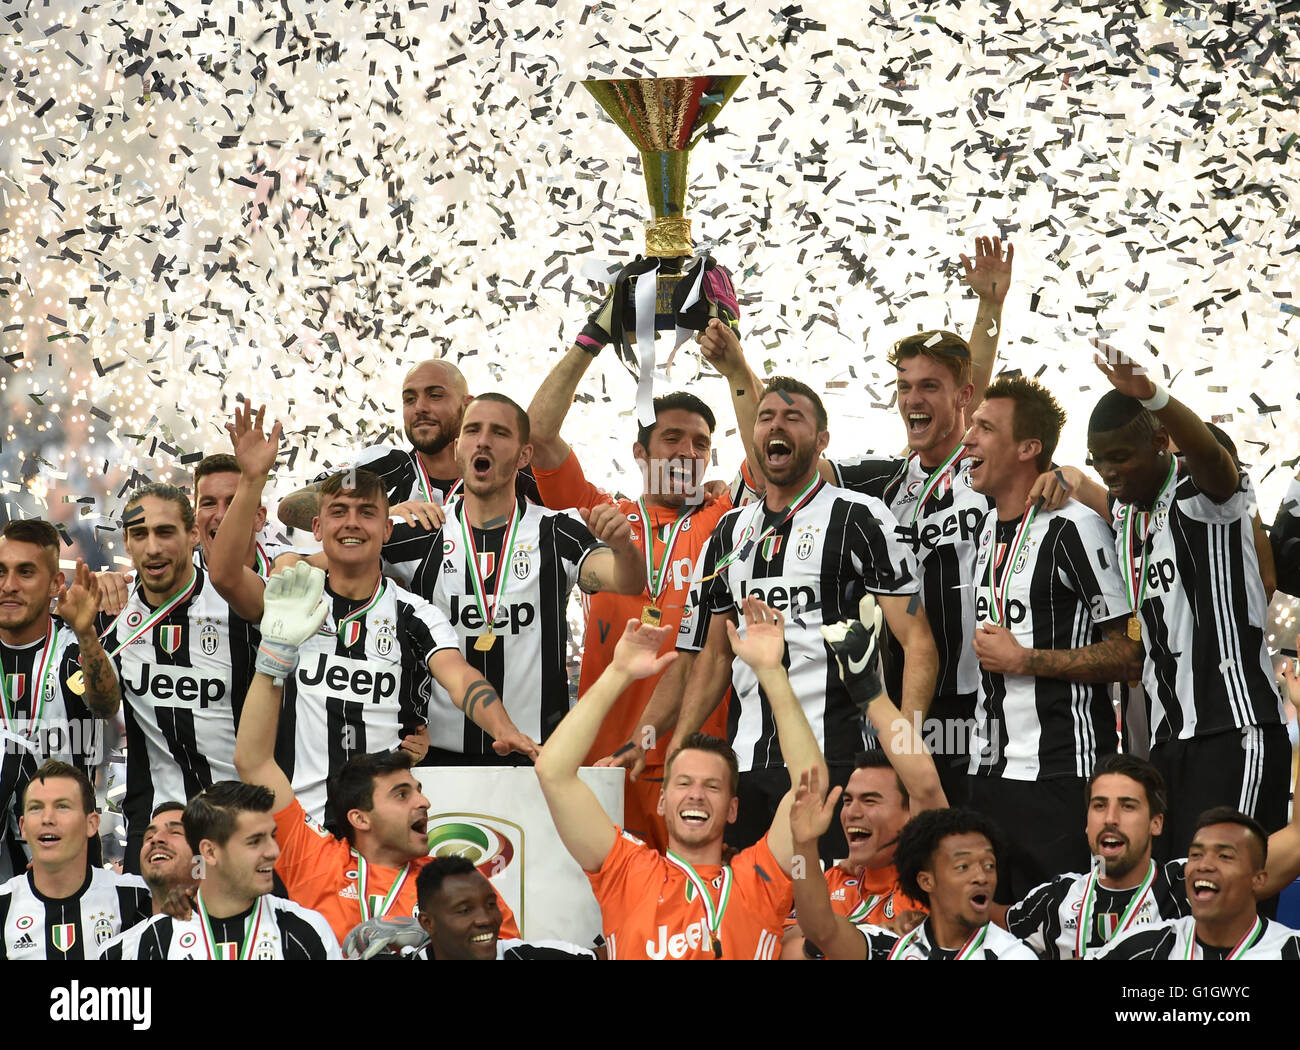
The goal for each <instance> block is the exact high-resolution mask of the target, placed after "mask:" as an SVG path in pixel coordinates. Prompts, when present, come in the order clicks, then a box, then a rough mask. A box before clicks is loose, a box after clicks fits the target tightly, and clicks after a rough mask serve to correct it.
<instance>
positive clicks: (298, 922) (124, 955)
mask: <svg viewBox="0 0 1300 1050" xmlns="http://www.w3.org/2000/svg"><path fill="white" fill-rule="evenodd" d="M250 940H251V946H250V944H249V941H250ZM103 958H105V959H108V960H118V959H135V960H147V961H161V960H164V959H227V960H228V959H241V958H249V959H255V960H262V961H267V960H275V959H289V960H311V959H317V960H319V959H342V958H343V953H342V951H340V950H339V942H338V940H337V939H336V938H335V936H334V931H333V930H331V929H330V924H329V923H328V922H326V921H325V917H324V916H323V915H321V914H320V913H319V912H315V911H311V910H310V909H308V908H304V907H303V906H302V905H301V904H295V903H294V902H293V901H289V900H285V899H284V898H283V897H273V896H271V895H270V894H269V893H268V894H267V895H266V896H264V897H259V898H258V899H257V901H256V902H255V903H254V904H253V905H252V907H250V908H248V909H247V910H246V911H242V912H240V913H239V914H238V915H231V916H230V917H228V918H225V919H214V918H209V920H208V924H207V925H206V926H205V925H204V922H203V918H202V916H201V915H200V914H199V912H198V910H197V909H194V910H191V912H190V917H189V918H188V919H184V920H182V919H174V918H172V917H171V916H170V915H155V916H154V917H153V918H151V919H149V920H148V921H147V922H142V923H140V924H139V925H137V926H135V927H133V928H132V929H130V930H127V931H126V932H125V933H124V934H122V935H121V936H120V937H118V938H117V939H116V940H114V941H113V942H112V943H111V944H109V945H108V946H107V947H106V948H105V951H104V955H103Z"/></svg>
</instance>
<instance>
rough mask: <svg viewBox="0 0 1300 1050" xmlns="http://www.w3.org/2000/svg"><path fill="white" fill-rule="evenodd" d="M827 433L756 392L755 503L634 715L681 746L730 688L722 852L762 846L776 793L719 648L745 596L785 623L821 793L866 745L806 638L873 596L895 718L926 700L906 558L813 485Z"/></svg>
mask: <svg viewBox="0 0 1300 1050" xmlns="http://www.w3.org/2000/svg"><path fill="white" fill-rule="evenodd" d="M826 427H827V420H826V410H825V408H824V407H823V405H822V403H821V399H820V398H819V397H818V396H817V395H816V393H814V392H813V391H812V390H811V389H810V388H809V387H808V386H806V385H805V384H804V383H801V382H799V381H798V380H796V379H790V378H784V377H777V378H774V379H772V380H770V381H769V382H768V384H767V389H766V391H765V393H764V394H763V398H762V400H761V401H760V403H759V411H758V418H757V421H756V423H755V425H754V435H753V446H754V448H755V450H756V454H757V456H758V465H759V469H760V471H761V472H762V474H763V476H764V478H765V479H766V482H767V492H766V495H765V498H764V500H763V501H762V502H760V503H756V504H753V505H752V506H747V507H741V508H738V509H735V510H732V511H730V512H729V513H728V514H726V515H724V516H723V518H722V519H721V521H719V522H718V526H717V528H716V529H715V530H714V532H713V535H712V536H711V537H710V539H709V544H708V547H707V548H706V549H705V552H704V556H703V558H702V559H701V560H700V562H699V564H698V565H697V566H696V576H697V579H698V581H699V586H698V590H697V591H696V592H695V593H694V595H693V602H692V605H693V612H694V615H693V616H692V618H691V620H690V622H689V624H687V623H686V622H685V621H684V622H683V626H682V629H681V632H680V633H679V635H678V642H677V648H678V650H679V652H681V653H682V654H683V658H682V659H679V660H678V661H677V663H676V665H675V667H674V668H673V669H670V671H669V673H667V674H665V675H664V676H663V678H662V679H661V681H660V683H659V686H658V687H657V688H656V690H655V693H654V696H653V697H652V698H651V701H650V704H649V706H648V708H647V711H646V713H645V714H643V715H642V724H649V725H655V726H659V727H667V726H671V725H672V724H673V723H674V721H675V722H676V730H675V733H676V734H677V735H678V736H679V737H684V736H689V735H690V734H692V733H695V732H697V731H698V730H699V728H700V726H701V725H703V724H704V721H705V720H706V719H707V718H708V717H709V715H710V714H712V712H713V710H714V708H715V707H717V705H718V703H719V702H720V701H721V700H722V698H723V696H724V695H725V693H726V690H727V686H728V684H729V683H731V682H733V680H734V686H735V701H734V702H733V703H734V707H735V709H736V710H735V711H734V712H733V714H732V716H731V718H732V721H733V723H734V725H735V731H734V736H733V737H732V746H733V747H734V748H735V751H736V754H737V757H738V759H739V761H740V770H741V772H740V795H739V797H740V799H741V806H740V818H739V819H738V820H737V822H736V823H735V824H733V825H731V827H730V828H729V829H728V839H727V841H728V843H729V844H730V845H732V846H733V847H735V848H741V849H743V848H745V847H747V846H749V845H751V844H753V843H754V842H756V841H757V840H758V839H759V838H760V837H761V836H762V835H763V834H764V832H765V831H766V830H767V828H768V826H769V825H770V824H771V822H772V820H773V818H774V816H775V814H776V808H777V806H778V805H779V804H780V802H781V800H782V798H783V797H784V796H785V794H786V793H787V791H788V790H789V788H788V775H787V771H786V768H785V765H786V763H785V761H784V758H783V756H782V753H781V747H780V743H779V741H778V740H777V738H776V734H775V733H774V732H773V723H772V716H771V710H770V706H769V704H768V699H767V696H766V693H765V691H764V690H763V688H762V687H761V685H760V684H759V683H758V681H757V680H756V679H755V676H754V675H753V673H752V672H751V671H750V670H749V668H748V667H746V666H745V664H744V662H743V661H738V660H737V661H734V663H733V657H732V656H731V653H730V646H729V645H728V642H727V630H728V628H727V625H728V624H729V623H731V624H733V625H734V623H735V620H736V616H737V610H738V609H739V608H740V606H741V604H742V603H743V601H744V600H745V599H746V598H747V597H749V596H753V597H755V598H758V599H759V600H760V601H765V602H767V603H768V604H769V605H771V606H772V607H773V608H775V609H777V610H778V611H780V612H782V613H784V614H785V616H786V620H787V627H786V638H785V640H786V659H785V665H786V666H787V667H788V668H789V673H790V679H791V682H792V683H793V686H794V691H795V695H796V696H798V697H799V700H800V703H801V704H802V705H803V708H804V713H805V715H806V716H807V719H808V722H809V724H810V725H812V726H813V730H814V732H815V733H816V734H817V738H818V740H817V742H818V746H819V748H820V749H821V750H822V753H823V754H824V755H825V756H826V762H827V764H828V766H829V767H830V778H831V783H834V784H837V785H839V786H843V784H844V783H845V782H846V781H847V780H848V778H849V774H850V773H851V772H852V771H853V762H854V758H855V756H856V755H857V753H858V752H859V751H862V750H863V749H864V748H865V746H866V737H865V736H864V733H863V728H862V711H861V709H860V708H859V707H858V706H857V705H856V704H855V703H854V701H853V699H852V697H851V696H850V695H849V692H848V690H847V688H846V687H845V685H844V683H843V682H842V681H841V680H840V676H839V674H838V672H837V670H836V666H835V661H834V660H833V659H832V658H831V649H830V646H829V644H828V643H827V642H826V641H825V640H824V639H823V638H822V636H821V634H820V633H819V632H818V628H819V627H820V626H821V625H822V624H829V623H834V622H835V621H837V620H841V619H846V618H849V617H851V616H852V615H853V614H854V613H855V612H856V611H857V608H858V600H859V599H860V598H861V597H862V595H863V594H864V593H868V592H870V593H874V594H876V595H877V596H878V598H877V600H878V601H879V604H880V608H881V610H882V611H883V613H884V616H885V620H886V622H887V623H888V624H889V628H890V631H891V633H892V634H893V636H894V637H895V638H896V639H898V641H899V644H900V645H901V646H902V647H903V651H904V653H905V656H906V660H905V666H904V670H903V686H902V694H901V697H900V703H899V706H900V707H901V708H902V711H903V714H904V716H907V715H908V714H909V712H912V711H924V710H925V707H926V705H927V704H928V703H929V700H930V697H931V696H932V695H933V692H934V680H935V673H936V670H937V661H938V657H937V653H936V650H935V646H934V639H933V637H932V636H931V634H930V627H929V624H928V622H927V621H926V615H925V610H924V609H923V608H922V607H921V600H920V586H921V584H920V579H919V577H918V575H917V565H916V559H915V558H914V557H913V556H912V553H911V551H910V550H908V548H907V547H906V546H905V545H904V544H903V543H902V542H901V541H900V540H899V539H898V537H897V535H896V532H895V525H896V524H897V523H896V522H895V520H894V518H893V515H892V514H890V512H889V509H888V508H887V507H886V506H885V505H884V504H883V503H882V502H881V501H880V500H878V499H875V498H873V497H871V496H863V495H860V494H858V493H855V492H848V491H846V490H844V489H840V488H836V487H835V486H833V485H828V484H826V482H824V481H823V480H822V479H821V478H820V477H819V476H818V473H817V460H818V457H819V456H820V455H821V453H822V452H823V451H824V450H825V448H826V445H827V443H828V442H829V441H830V434H829V432H828V431H827V428H826ZM683 683H684V684H683ZM679 697H680V715H677V714H676V713H677V710H678V707H677V700H678V698H679ZM674 716H676V717H674ZM822 850H823V857H824V858H825V859H827V860H830V859H833V858H835V857H840V856H843V855H844V853H845V850H846V843H845V841H844V837H843V833H842V831H841V830H840V829H839V827H838V826H836V827H834V828H832V829H831V833H830V834H829V835H828V836H827V838H826V840H825V841H823V843H822Z"/></svg>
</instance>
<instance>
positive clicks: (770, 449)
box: [763, 437, 794, 470]
mask: <svg viewBox="0 0 1300 1050" xmlns="http://www.w3.org/2000/svg"><path fill="white" fill-rule="evenodd" d="M763 455H764V456H766V457H767V463H768V466H770V467H773V468H775V469H778V470H779V469H781V468H782V467H786V466H789V465H790V463H791V461H792V460H793V459H794V445H793V444H791V442H790V441H789V439H788V438H783V437H772V438H768V440H767V444H766V445H765V446H763Z"/></svg>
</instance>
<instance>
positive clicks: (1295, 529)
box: [1268, 478, 1300, 597]
mask: <svg viewBox="0 0 1300 1050" xmlns="http://www.w3.org/2000/svg"><path fill="white" fill-rule="evenodd" d="M1268 542H1269V544H1270V545H1271V546H1272V548H1273V563H1274V565H1275V567H1276V568H1277V589H1278V590H1279V591H1282V592H1284V593H1286V594H1290V595H1292V596H1293V597H1300V478H1292V479H1291V482H1290V484H1288V485H1287V487H1286V494H1285V495H1284V496H1283V497H1282V502H1281V503H1280V504H1278V508H1277V517H1276V518H1274V519H1273V528H1272V529H1270V530H1269V533H1268Z"/></svg>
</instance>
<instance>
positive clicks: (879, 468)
mask: <svg viewBox="0 0 1300 1050" xmlns="http://www.w3.org/2000/svg"><path fill="white" fill-rule="evenodd" d="M829 462H830V465H831V470H833V471H834V472H835V484H836V485H838V486H839V487H840V488H842V489H848V490H849V491H851V492H860V493H862V495H864V496H875V497H876V499H880V500H883V499H887V498H888V497H887V496H886V494H885V490H886V489H887V488H889V483H890V482H891V481H892V480H894V478H896V477H898V476H899V474H900V472H901V471H902V469H903V466H904V464H905V462H906V461H905V460H901V459H896V458H887V457H882V456H858V457H856V458H854V459H833V460H830V461H829Z"/></svg>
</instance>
